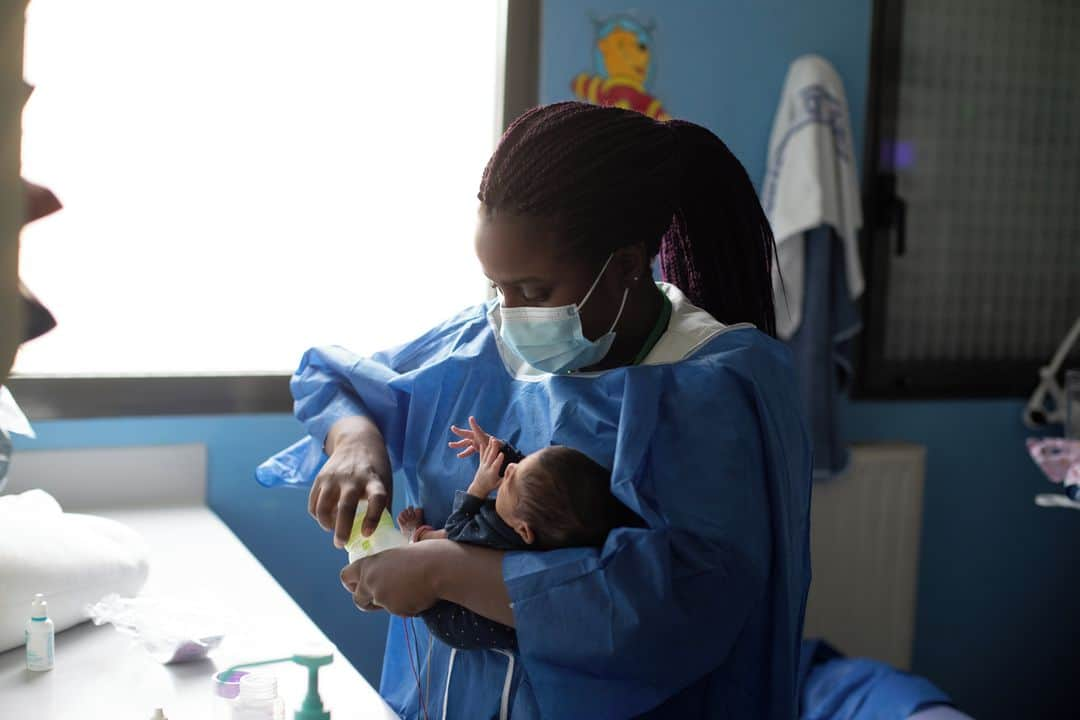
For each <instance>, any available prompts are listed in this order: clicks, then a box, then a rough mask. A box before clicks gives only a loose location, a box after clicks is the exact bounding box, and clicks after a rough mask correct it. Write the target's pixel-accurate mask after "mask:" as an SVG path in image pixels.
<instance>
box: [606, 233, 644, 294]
mask: <svg viewBox="0 0 1080 720" xmlns="http://www.w3.org/2000/svg"><path fill="white" fill-rule="evenodd" d="M611 264H612V265H614V266H615V267H614V268H613V269H614V270H615V273H616V274H617V275H618V279H619V282H620V284H621V285H622V286H623V287H624V288H627V287H633V286H634V285H636V284H637V283H638V282H639V281H640V280H641V278H642V277H644V276H646V275H649V276H651V275H652V270H651V268H650V267H649V256H648V253H646V252H645V243H643V242H639V243H634V244H633V245H624V246H623V247H621V248H619V249H618V250H616V251H615V257H614V258H613V259H612V261H611Z"/></svg>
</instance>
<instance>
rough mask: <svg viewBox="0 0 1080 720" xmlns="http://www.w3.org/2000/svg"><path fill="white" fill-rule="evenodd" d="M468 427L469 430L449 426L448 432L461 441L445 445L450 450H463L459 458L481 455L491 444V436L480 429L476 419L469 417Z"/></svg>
mask: <svg viewBox="0 0 1080 720" xmlns="http://www.w3.org/2000/svg"><path fill="white" fill-rule="evenodd" d="M469 427H470V428H471V429H469V430H466V429H464V428H459V427H458V426H457V425H451V426H450V432H452V433H454V434H455V435H457V436H458V437H460V438H462V439H461V440H454V441H452V442H449V443H447V445H449V446H450V447H452V448H465V449H464V450H462V451H461V452H459V453H458V457H459V458H467V457H469V456H470V455H472V454H473V453H483V452H484V450H485V449H486V448H487V447H488V445H489V444H490V443H491V436H490V435H488V434H487V432H485V431H484V429H483V428H482V427H480V425H479V424H478V423H477V422H476V418H474V417H472V416H471V415H470V416H469Z"/></svg>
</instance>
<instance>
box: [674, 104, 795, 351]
mask: <svg viewBox="0 0 1080 720" xmlns="http://www.w3.org/2000/svg"><path fill="white" fill-rule="evenodd" d="M667 124H668V126H669V127H670V128H671V130H672V131H673V132H674V133H675V137H676V141H677V145H678V150H677V152H678V153H679V156H680V159H681V163H682V174H681V177H680V178H679V195H678V197H679V200H678V209H677V210H676V211H675V217H674V218H673V220H672V223H671V227H670V228H669V229H668V231H667V232H666V233H665V234H664V239H663V243H662V244H661V247H660V267H661V270H662V272H663V277H664V279H665V280H666V281H668V282H670V283H672V284H673V285H675V286H676V287H678V288H679V289H680V290H682V291H683V292H684V293H685V294H686V296H687V297H688V298H690V301H691V302H693V303H694V304H695V305H697V306H698V307H700V308H702V309H704V310H707V311H708V312H709V313H710V314H711V315H712V316H713V317H715V318H716V319H717V320H720V321H721V322H723V323H728V324H733V323H736V322H752V323H754V324H755V325H756V326H757V327H758V329H759V330H761V331H763V332H766V333H768V334H769V335H772V336H775V335H776V313H775V308H774V306H773V293H772V263H773V259H774V255H775V252H776V250H775V244H774V242H773V234H772V228H771V227H770V226H769V220H768V218H766V217H765V212H764V211H763V210H762V209H761V204H760V203H759V202H758V199H757V194H756V193H755V192H754V186H753V184H752V183H751V182H750V178H749V176H748V175H747V174H746V169H745V168H743V166H742V163H740V162H739V161H738V159H737V158H736V157H735V156H734V155H733V154H732V153H731V151H730V150H729V149H728V147H727V145H725V144H724V143H723V142H722V141H721V140H720V138H718V137H716V135H714V134H712V133H711V132H709V131H708V130H706V129H705V128H703V127H701V126H700V125H695V124H693V123H689V122H683V121H681V120H671V121H669V122H668V123H667Z"/></svg>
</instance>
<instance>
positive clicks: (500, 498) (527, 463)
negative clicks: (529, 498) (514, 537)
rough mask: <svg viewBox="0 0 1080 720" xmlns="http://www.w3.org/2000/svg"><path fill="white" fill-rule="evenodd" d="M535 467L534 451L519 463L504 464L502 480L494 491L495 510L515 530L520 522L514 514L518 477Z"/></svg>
mask: <svg viewBox="0 0 1080 720" xmlns="http://www.w3.org/2000/svg"><path fill="white" fill-rule="evenodd" d="M535 469H536V453H533V454H532V455H526V456H525V457H524V458H523V459H522V461H521V462H519V463H510V464H509V465H507V466H506V472H504V473H503V477H502V482H500V483H499V489H498V491H497V492H496V493H495V512H497V513H498V514H499V517H500V518H502V521H503V522H504V523H506V524H507V525H509V526H510V527H512V528H514V529H515V530H516V529H517V528H518V525H520V524H521V523H520V521H519V520H518V519H517V517H516V515H515V514H514V510H515V508H517V504H518V498H519V497H520V492H521V483H520V481H519V479H520V477H521V476H522V474H523V473H526V474H527V473H529V472H532V471H533V470H535Z"/></svg>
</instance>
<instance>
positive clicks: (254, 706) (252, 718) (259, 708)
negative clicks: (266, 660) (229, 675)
mask: <svg viewBox="0 0 1080 720" xmlns="http://www.w3.org/2000/svg"><path fill="white" fill-rule="evenodd" d="M232 720H285V703H284V702H283V701H282V699H281V698H279V697H278V692H277V678H276V677H274V676H273V675H270V674H267V673H250V674H248V675H245V676H244V677H242V678H240V692H239V694H238V695H237V696H236V700H235V701H233V706H232Z"/></svg>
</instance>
